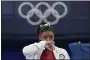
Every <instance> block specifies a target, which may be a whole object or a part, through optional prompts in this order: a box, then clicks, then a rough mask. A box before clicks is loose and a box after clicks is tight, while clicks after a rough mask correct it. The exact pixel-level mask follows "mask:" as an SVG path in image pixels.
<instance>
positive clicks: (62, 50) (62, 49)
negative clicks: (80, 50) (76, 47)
mask: <svg viewBox="0 0 90 60" xmlns="http://www.w3.org/2000/svg"><path fill="white" fill-rule="evenodd" d="M56 49H57V50H58V52H59V51H60V52H63V53H66V52H67V51H66V50H65V49H64V48H59V47H56Z"/></svg>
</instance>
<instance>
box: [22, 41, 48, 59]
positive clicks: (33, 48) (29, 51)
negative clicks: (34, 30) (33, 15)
mask: <svg viewBox="0 0 90 60" xmlns="http://www.w3.org/2000/svg"><path fill="white" fill-rule="evenodd" d="M45 44H46V41H40V42H39V43H34V44H30V45H28V46H25V47H24V48H23V50H22V52H23V54H24V56H25V57H26V59H33V58H34V54H35V53H36V52H37V51H38V50H39V49H45Z"/></svg>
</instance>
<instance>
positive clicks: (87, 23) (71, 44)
mask: <svg viewBox="0 0 90 60" xmlns="http://www.w3.org/2000/svg"><path fill="white" fill-rule="evenodd" d="M24 2H25V1H24ZM29 2H30V3H32V4H33V5H34V6H35V5H36V4H37V3H39V2H42V1H29ZM44 2H46V3H48V4H49V5H50V6H51V5H52V4H54V3H55V2H57V1H44ZM62 2H63V3H65V4H66V6H67V9H68V11H67V14H66V16H64V17H63V18H60V19H59V22H58V23H57V24H55V25H52V27H53V29H54V32H55V45H56V46H58V47H61V48H64V49H66V50H67V51H68V53H69V55H70V58H71V59H72V60H73V59H90V58H89V56H90V2H88V1H62ZM21 3H23V1H1V46H2V47H1V51H2V52H1V54H2V60H16V59H17V60H25V57H24V55H23V54H22V49H23V47H24V46H26V45H29V44H31V43H34V42H37V41H38V37H37V32H36V31H37V25H32V24H30V23H28V21H27V20H26V19H25V18H22V17H21V16H20V14H19V13H18V8H19V6H20V4H21ZM30 9H31V8H30V6H24V8H22V12H23V13H24V14H25V15H26V14H27V12H28V11H29V10H30ZM45 9H47V8H46V7H44V6H40V10H41V11H43V12H44V11H45ZM56 10H57V11H58V12H59V14H60V15H61V14H62V13H63V12H64V8H63V6H58V7H57V8H56ZM47 19H48V21H54V20H55V19H56V18H55V16H53V15H50V16H49V17H47ZM31 20H32V21H34V22H37V21H38V20H39V18H38V17H37V16H36V15H33V16H32V17H31ZM78 41H81V44H78Z"/></svg>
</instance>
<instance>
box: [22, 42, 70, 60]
mask: <svg viewBox="0 0 90 60" xmlns="http://www.w3.org/2000/svg"><path fill="white" fill-rule="evenodd" d="M45 44H46V41H40V42H39V43H34V44H30V45H28V46H25V47H24V48H23V54H24V56H25V57H26V59H40V56H41V54H42V52H43V50H44V49H45ZM53 53H54V55H55V57H56V59H70V57H69V55H68V53H67V51H66V50H65V49H62V48H58V47H55V50H53Z"/></svg>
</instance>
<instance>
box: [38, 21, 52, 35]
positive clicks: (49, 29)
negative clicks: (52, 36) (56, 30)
mask: <svg viewBox="0 0 90 60" xmlns="http://www.w3.org/2000/svg"><path fill="white" fill-rule="evenodd" d="M45 24H46V23H44V22H43V23H41V24H40V25H45ZM40 25H39V26H38V29H37V34H38V35H39V34H40V33H42V32H45V31H52V32H53V29H52V28H51V26H42V27H41V26H40Z"/></svg>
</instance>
